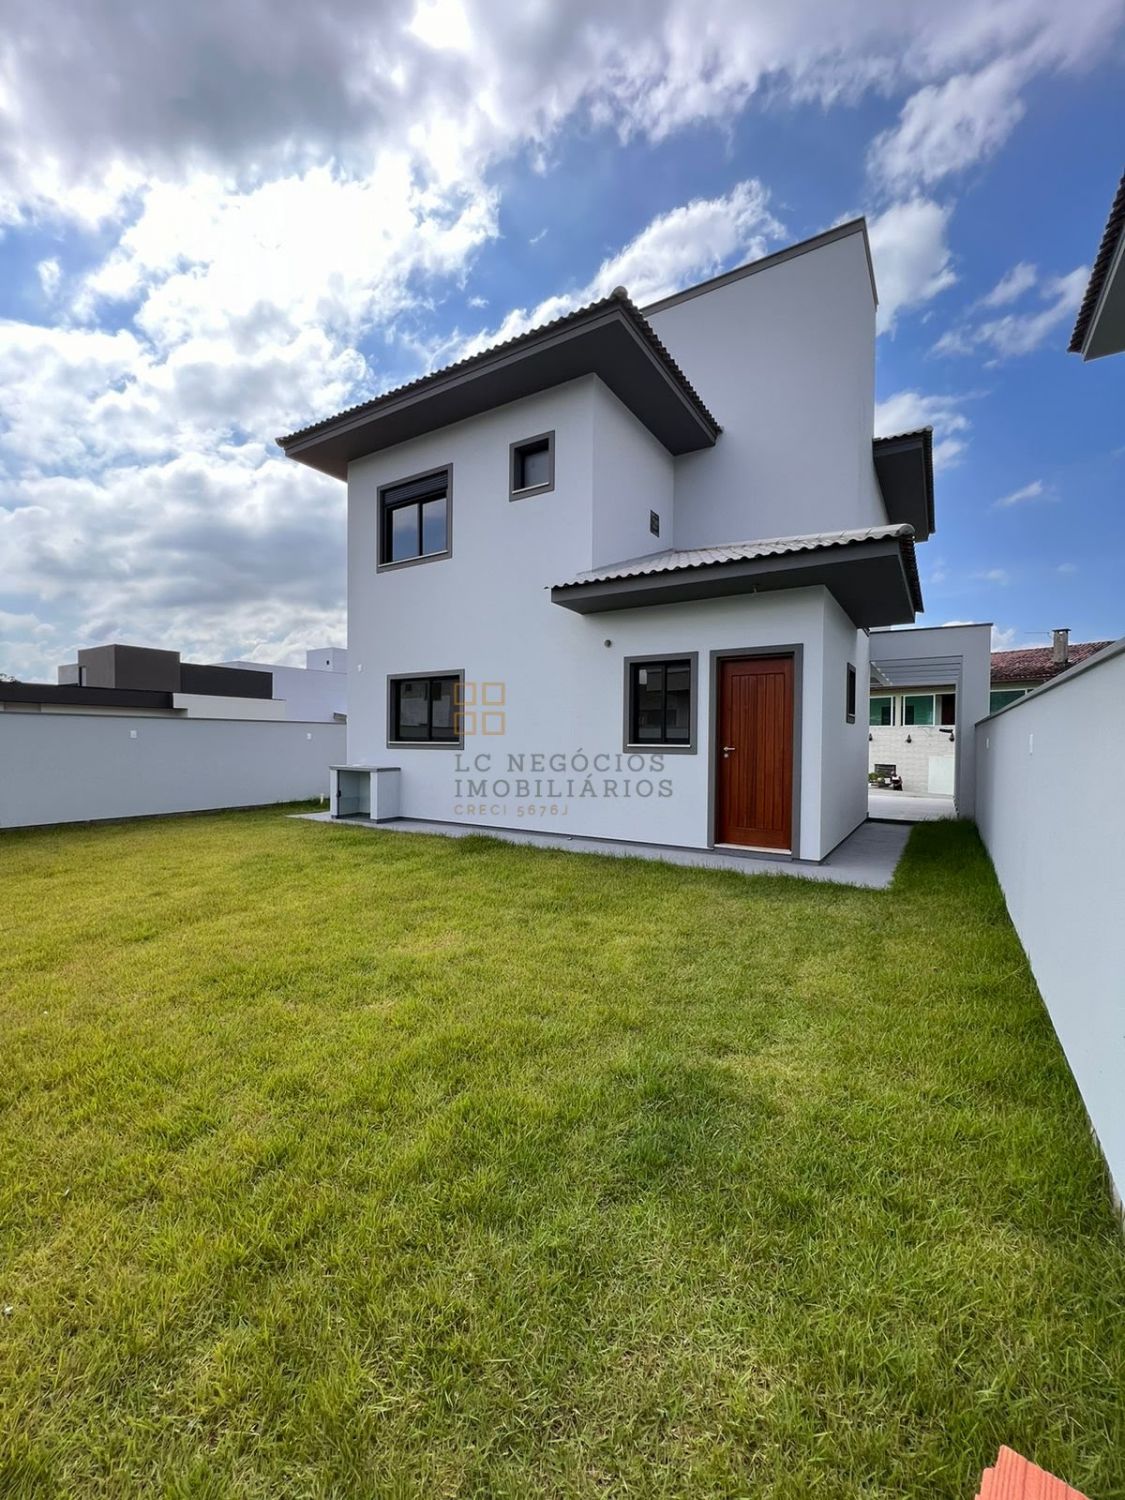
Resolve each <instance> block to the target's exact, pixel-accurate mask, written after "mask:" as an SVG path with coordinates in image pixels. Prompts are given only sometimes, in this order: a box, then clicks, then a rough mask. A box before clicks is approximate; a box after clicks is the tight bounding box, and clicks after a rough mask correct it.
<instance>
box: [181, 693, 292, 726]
mask: <svg viewBox="0 0 1125 1500" xmlns="http://www.w3.org/2000/svg"><path fill="white" fill-rule="evenodd" d="M275 691H276V689H275ZM286 706H287V705H286V704H284V703H283V702H281V700H280V699H279V698H233V697H223V696H220V695H219V694H217V693H173V694H172V707H173V708H175V709H178V710H179V711H180V712H181V713H182V714H183V715H184V716H185V717H186V718H189V719H285V718H288V717H290V716H289V715H288V714H287V713H286Z"/></svg>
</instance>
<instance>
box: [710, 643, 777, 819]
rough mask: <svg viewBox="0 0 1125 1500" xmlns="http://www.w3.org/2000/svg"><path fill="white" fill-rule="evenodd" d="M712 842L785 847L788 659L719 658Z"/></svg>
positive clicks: (760, 657)
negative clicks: (714, 805) (714, 806)
mask: <svg viewBox="0 0 1125 1500" xmlns="http://www.w3.org/2000/svg"><path fill="white" fill-rule="evenodd" d="M718 687H719V703H718V716H717V725H716V728H717V741H716V745H715V754H716V755H717V756H718V765H717V768H716V786H717V797H716V809H715V842H716V843H717V844H745V845H747V846H749V847H750V848H753V849H791V848H792V838H793V658H792V657H791V656H745V657H738V658H733V659H726V660H722V661H720V662H719V683H718Z"/></svg>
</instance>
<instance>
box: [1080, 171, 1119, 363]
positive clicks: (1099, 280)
mask: <svg viewBox="0 0 1125 1500" xmlns="http://www.w3.org/2000/svg"><path fill="white" fill-rule="evenodd" d="M1123 263H1125V176H1123V177H1122V178H1121V181H1120V182H1119V183H1118V184H1117V196H1116V197H1115V198H1114V200H1113V206H1112V207H1111V208H1110V211H1109V218H1108V219H1107V221H1106V226H1105V232H1104V233H1103V235H1102V242H1101V244H1100V246H1099V247H1098V254H1097V257H1096V259H1095V261H1094V268H1093V270H1092V271H1091V272H1090V280H1089V282H1088V284H1087V286H1086V295H1085V296H1084V297H1083V299H1082V306H1081V307H1080V308H1079V309H1078V318H1077V320H1076V322H1075V324H1074V332H1073V333H1072V334H1071V336H1070V344H1069V347H1068V352H1069V353H1071V354H1081V356H1082V358H1083V359H1101V358H1102V357H1103V356H1104V355H1106V354H1120V353H1121V352H1122V350H1125V264H1123Z"/></svg>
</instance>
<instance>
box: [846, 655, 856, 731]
mask: <svg viewBox="0 0 1125 1500" xmlns="http://www.w3.org/2000/svg"><path fill="white" fill-rule="evenodd" d="M844 712H845V714H846V715H847V719H848V723H849V724H854V723H855V668H854V667H853V666H852V664H851V662H848V685H847V689H846V691H845V695H844Z"/></svg>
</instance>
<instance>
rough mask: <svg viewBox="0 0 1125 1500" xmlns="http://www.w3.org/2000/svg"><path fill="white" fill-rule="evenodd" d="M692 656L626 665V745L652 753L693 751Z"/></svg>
mask: <svg viewBox="0 0 1125 1500" xmlns="http://www.w3.org/2000/svg"><path fill="white" fill-rule="evenodd" d="M695 667H696V657H695V655H694V654H692V655H691V656H684V657H671V658H669V659H667V660H665V659H663V658H655V657H639V658H631V659H629V660H627V661H626V663H625V693H626V699H625V742H626V745H629V746H636V747H638V748H644V749H651V750H663V749H673V750H693V749H694V748H695Z"/></svg>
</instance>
